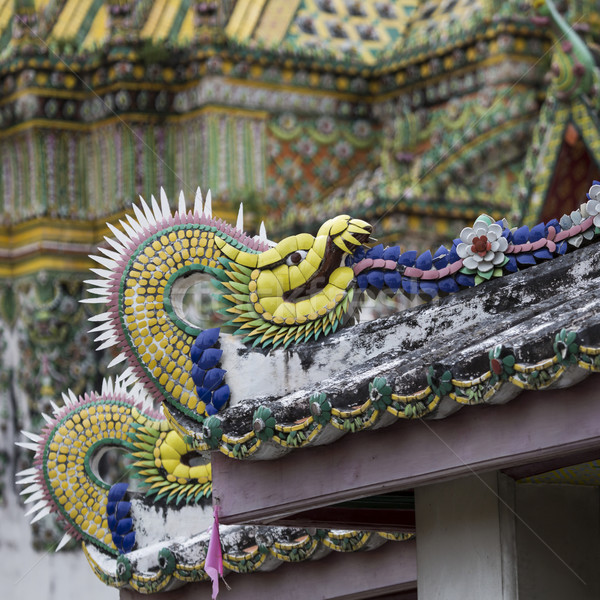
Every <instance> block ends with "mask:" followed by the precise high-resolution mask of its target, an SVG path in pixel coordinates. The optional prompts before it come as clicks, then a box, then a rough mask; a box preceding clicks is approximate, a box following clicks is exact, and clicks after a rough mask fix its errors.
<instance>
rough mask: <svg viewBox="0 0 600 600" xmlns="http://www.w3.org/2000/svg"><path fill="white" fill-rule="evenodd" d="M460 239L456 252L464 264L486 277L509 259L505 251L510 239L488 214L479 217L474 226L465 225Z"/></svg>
mask: <svg viewBox="0 0 600 600" xmlns="http://www.w3.org/2000/svg"><path fill="white" fill-rule="evenodd" d="M460 241H461V243H460V244H458V246H457V247H456V252H457V254H458V255H459V256H460V257H461V258H462V259H463V266H464V267H466V268H467V269H469V270H471V271H476V272H477V273H478V274H479V275H481V276H482V277H484V278H485V279H488V278H489V277H491V276H492V275H493V273H494V269H496V268H497V267H498V268H499V267H501V266H502V265H504V264H505V263H506V261H507V258H506V257H505V256H504V252H505V251H506V249H507V248H508V241H507V240H506V238H505V237H503V236H502V227H501V226H500V225H498V224H496V223H494V221H493V219H492V218H491V217H489V216H488V215H481V216H480V217H478V218H477V220H476V221H475V223H474V224H473V227H465V228H464V229H463V230H462V231H461V232H460Z"/></svg>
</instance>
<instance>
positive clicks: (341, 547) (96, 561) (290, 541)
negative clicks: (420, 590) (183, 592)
mask: <svg viewBox="0 0 600 600" xmlns="http://www.w3.org/2000/svg"><path fill="white" fill-rule="evenodd" d="M210 535H211V532H210V530H208V531H205V532H202V533H200V534H196V535H191V536H189V537H187V538H181V539H173V540H169V541H163V542H159V543H156V544H153V545H151V546H146V547H144V548H141V549H139V550H134V551H133V552H130V553H128V554H126V555H121V556H119V557H118V558H115V557H112V556H108V555H107V554H105V553H103V552H101V551H100V550H98V549H97V548H95V547H94V546H91V545H84V546H83V548H84V553H85V555H86V558H87V559H88V562H89V563H90V566H91V567H92V570H93V571H94V573H95V574H96V576H97V577H98V578H99V579H100V580H101V581H102V582H103V583H105V584H106V585H110V586H112V587H117V588H121V589H131V590H135V591H136V592H138V593H141V594H155V593H158V592H166V591H168V590H172V589H176V588H179V587H181V586H183V585H185V584H186V583H192V582H193V583H202V582H205V584H208V583H210V579H209V577H208V575H207V574H206V572H205V571H204V564H205V560H206V553H207V550H208V544H209V540H210ZM412 538H414V534H409V533H406V534H405V533H386V532H371V531H342V530H326V529H317V530H311V531H309V530H306V529H298V528H290V527H256V526H249V527H246V526H224V527H222V528H221V531H220V540H221V545H222V550H223V566H224V575H225V576H227V574H229V573H238V574H253V573H258V572H267V571H273V570H274V569H277V568H278V567H280V566H281V565H283V564H285V563H300V562H304V561H316V560H321V559H325V558H326V557H327V555H329V554H331V553H332V552H333V553H345V554H347V553H354V552H359V551H369V550H374V549H376V548H378V547H380V546H382V545H383V544H385V543H386V542H388V541H408V540H410V539H412ZM412 550H414V549H412Z"/></svg>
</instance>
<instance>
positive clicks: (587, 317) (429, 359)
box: [189, 244, 600, 459]
mask: <svg viewBox="0 0 600 600" xmlns="http://www.w3.org/2000/svg"><path fill="white" fill-rule="evenodd" d="M562 328H567V329H574V330H578V331H580V332H581V335H582V338H581V339H582V341H583V343H585V344H589V345H600V253H598V248H597V245H596V244H594V245H591V246H589V247H587V248H584V249H581V250H579V251H576V252H573V253H572V254H568V255H566V256H563V257H561V258H557V259H554V260H551V261H548V262H547V263H545V264H542V265H538V266H535V267H532V268H531V269H528V270H526V271H522V272H520V273H515V274H512V275H509V276H507V277H503V278H500V279H496V280H492V281H490V282H487V283H486V284H483V285H480V286H477V287H476V288H473V289H470V290H464V291H463V292H461V293H459V294H454V295H452V296H449V297H447V298H445V299H443V300H441V301H436V302H433V303H430V304H426V305H423V306H419V307H416V308H414V309H410V310H407V311H404V312H402V313H399V314H397V315H394V316H392V317H389V318H386V319H378V320H377V321H373V322H371V323H366V324H361V325H357V326H354V327H351V328H348V329H346V330H342V331H341V332H339V333H336V334H334V335H332V336H329V337H327V338H324V339H323V340H319V341H318V342H313V343H309V344H304V345H302V346H299V347H297V348H292V349H289V350H283V349H276V350H274V351H271V352H268V353H267V352H264V351H259V350H250V351H247V352H246V353H242V352H239V353H238V355H237V358H236V359H235V360H234V361H233V362H231V361H230V362H228V363H227V368H228V375H227V376H228V378H229V379H228V381H229V383H230V385H232V389H234V392H233V394H234V396H233V397H234V401H233V402H232V406H231V407H230V408H228V409H226V410H225V411H223V412H222V414H221V415H220V416H222V417H223V431H224V432H225V433H231V434H241V433H246V432H248V431H250V429H251V425H252V414H253V411H254V410H255V408H256V407H257V406H258V405H260V404H264V405H267V406H269V408H270V409H271V410H272V413H273V415H274V416H275V417H276V419H277V421H278V422H294V421H295V420H296V419H299V418H302V417H306V416H308V414H309V412H308V399H309V398H310V396H311V394H313V393H315V392H325V393H326V394H327V398H328V399H329V401H330V402H331V403H332V404H333V406H335V407H340V408H342V407H343V408H345V407H348V406H349V405H353V404H356V403H359V402H361V403H362V402H364V401H365V400H366V398H367V397H368V385H369V382H371V381H372V380H373V378H374V377H376V376H384V377H386V378H387V379H388V382H390V383H391V384H392V387H393V389H394V391H395V392H397V393H400V394H408V393H412V392H415V391H418V390H420V389H422V388H424V387H426V385H427V382H426V374H427V370H428V368H429V366H430V365H435V367H436V372H439V373H440V374H441V372H443V371H444V370H446V369H449V370H451V371H452V373H453V375H454V376H455V377H457V378H459V379H468V378H472V377H476V376H479V375H481V374H482V373H484V372H486V371H488V370H489V359H488V351H489V350H490V349H491V348H493V347H494V346H496V345H498V344H502V345H504V346H505V347H507V348H511V349H512V350H513V351H514V353H515V355H516V358H517V361H518V362H528V363H532V362H536V361H538V360H540V359H545V358H549V357H551V356H552V355H553V348H552V344H553V342H554V336H555V335H556V333H557V332H559V331H560V330H561V329H562ZM585 374H586V373H585V372H584V371H582V370H577V372H576V374H575V377H583V376H585ZM571 375H572V374H568V375H566V376H564V377H563V380H562V381H559V383H558V384H557V385H558V386H564V385H570V384H572V383H573V382H574V379H573V378H572V376H571ZM257 381H258V382H260V386H259V388H260V390H262V392H261V393H260V395H258V393H257V387H256V382H257ZM245 382H249V383H247V390H248V393H246V391H245V388H244V384H245ZM252 382H254V383H252ZM518 392H519V389H518V388H516V387H515V386H512V385H510V384H509V385H505V386H504V387H503V388H501V392H500V393H499V394H497V397H493V398H492V399H491V402H505V401H507V400H508V399H510V398H511V397H513V396H514V395H516V394H517V393H518ZM460 406H461V405H459V404H457V403H456V402H454V401H452V400H450V399H449V398H447V399H445V400H443V401H442V403H441V405H440V407H439V408H438V411H437V414H436V415H435V416H437V417H442V416H446V415H448V414H449V413H450V412H452V411H454V410H458V408H460ZM189 426H190V427H192V428H193V427H196V428H197V427H198V425H195V426H194V425H193V424H192V423H189ZM319 441H320V440H319V436H317V437H316V438H315V442H316V443H319ZM263 446H264V451H263V449H262V448H261V450H259V452H257V453H256V454H255V455H253V457H252V458H255V459H256V458H258V459H260V458H261V457H262V458H270V457H272V456H273V449H272V448H271V449H269V444H264V445H263ZM278 451H281V447H278ZM284 451H286V450H284Z"/></svg>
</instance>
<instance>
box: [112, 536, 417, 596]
mask: <svg viewBox="0 0 600 600" xmlns="http://www.w3.org/2000/svg"><path fill="white" fill-rule="evenodd" d="M416 556H417V553H416V545H415V541H414V540H410V541H408V542H387V543H386V544H384V545H383V546H381V547H380V548H377V549H375V550H371V551H370V552H352V553H343V554H342V553H337V552H333V553H331V554H329V555H328V556H326V557H325V558H324V559H322V560H317V561H306V562H301V563H293V564H286V565H282V566H281V567H278V568H277V569H275V570H274V571H271V572H269V573H251V574H246V575H236V574H229V575H227V576H226V579H227V583H228V584H229V585H230V586H231V591H227V590H225V589H224V587H225V586H224V585H223V584H221V586H222V593H221V594H219V597H221V596H223V598H226V599H227V600H263V599H264V598H285V599H286V600H305V599H306V598H323V600H342V599H343V598H348V599H349V598H352V600H359V599H360V598H373V597H375V596H377V597H379V596H381V595H383V594H389V593H392V592H402V591H405V590H414V589H416V587H417V558H416ZM211 589H212V588H211V585H210V583H207V582H204V583H198V584H191V585H187V586H185V587H184V588H180V589H178V590H174V591H172V592H167V593H165V594H160V598H161V600H209V599H210V597H211ZM415 597H416V596H415ZM120 598H121V600H142V599H146V600H147V598H148V596H147V595H143V594H138V593H137V592H133V591H131V590H122V591H121V596H120ZM408 598H410V596H408V597H407V600H408Z"/></svg>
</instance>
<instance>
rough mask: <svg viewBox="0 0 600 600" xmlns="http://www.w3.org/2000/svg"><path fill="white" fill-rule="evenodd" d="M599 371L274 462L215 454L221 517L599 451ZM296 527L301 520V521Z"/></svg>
mask: <svg viewBox="0 0 600 600" xmlns="http://www.w3.org/2000/svg"><path fill="white" fill-rule="evenodd" d="M599 387H600V375H591V376H590V377H589V378H587V379H585V380H584V381H583V382H581V383H579V384H578V385H575V386H573V387H571V388H567V389H557V390H548V391H539V392H525V393H523V394H521V395H520V396H518V397H517V398H515V399H514V400H512V401H511V402H509V403H508V404H506V405H502V406H481V407H477V406H472V407H471V406H469V407H465V408H464V409H462V410H461V411H460V412H458V413H457V414H455V415H452V416H450V417H448V418H446V419H442V420H439V421H410V422H404V423H398V424H397V425H394V426H391V427H388V428H386V429H381V430H378V431H369V432H364V433H358V434H354V435H349V436H346V437H345V438H343V439H341V440H340V441H339V442H337V443H334V444H332V445H330V446H319V447H315V448H307V449H305V450H297V451H294V452H292V453H291V454H289V455H287V456H284V457H283V458H281V459H279V460H273V461H236V460H233V459H229V458H226V457H225V456H223V455H221V454H219V453H213V455H212V473H213V498H214V501H215V502H217V503H219V504H220V506H221V520H222V522H223V523H262V524H269V523H271V522H273V521H276V520H277V519H281V518H283V517H285V516H287V515H292V514H295V513H298V512H301V511H306V510H310V509H314V508H317V507H320V506H327V505H330V504H335V503H338V502H345V501H348V500H354V499H357V498H361V497H365V496H371V495H374V494H381V493H384V492H391V491H394V490H402V489H410V488H414V487H417V486H420V485H425V484H427V483H433V482H439V481H444V480H449V479H454V478H456V477H461V476H463V475H468V474H470V473H473V472H480V473H482V472H486V471H492V470H496V469H506V468H511V467H515V466H519V465H524V464H530V463H535V462H538V461H545V460H552V459H555V458H558V457H561V458H564V457H566V456H569V455H573V456H575V455H576V454H580V453H582V452H590V451H593V450H598V456H599V457H600V397H599V393H598V389H599ZM298 525H300V523H298Z"/></svg>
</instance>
